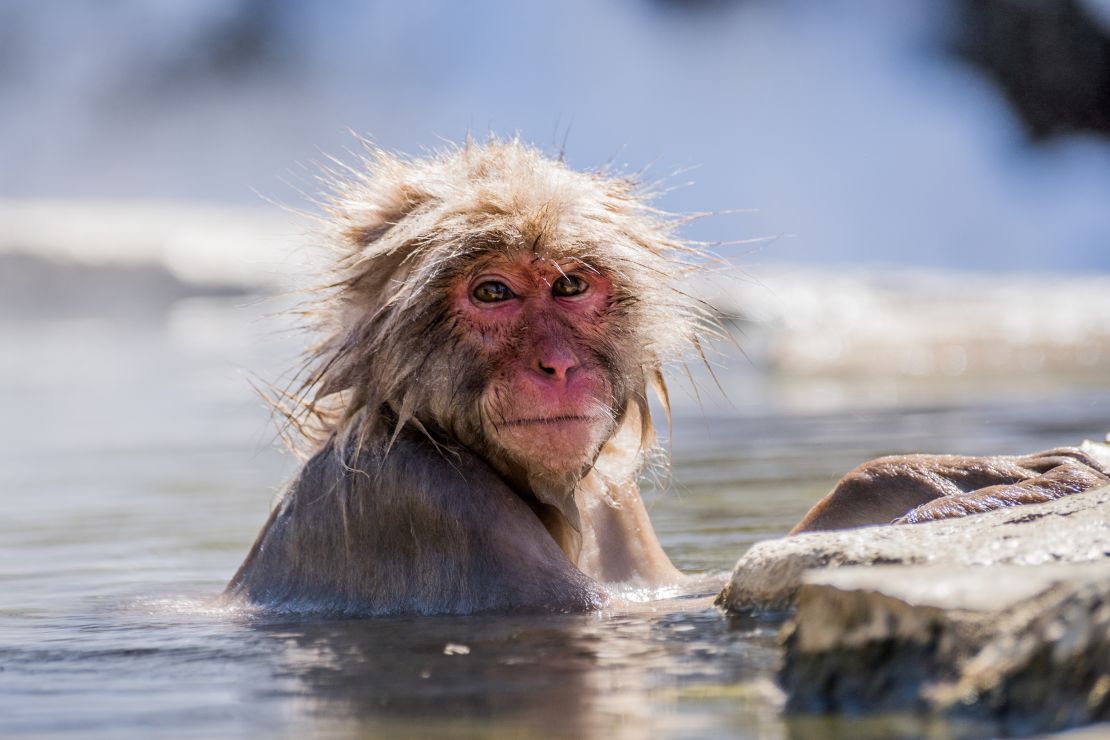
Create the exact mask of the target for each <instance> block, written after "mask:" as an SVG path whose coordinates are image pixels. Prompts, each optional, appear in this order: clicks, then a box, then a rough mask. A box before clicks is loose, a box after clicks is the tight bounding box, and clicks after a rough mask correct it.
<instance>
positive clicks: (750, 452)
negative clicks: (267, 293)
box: [0, 297, 1110, 738]
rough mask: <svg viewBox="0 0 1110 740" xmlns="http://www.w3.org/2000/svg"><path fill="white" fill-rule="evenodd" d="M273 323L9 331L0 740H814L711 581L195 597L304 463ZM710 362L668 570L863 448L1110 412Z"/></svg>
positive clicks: (1045, 440) (835, 470)
mask: <svg viewBox="0 0 1110 740" xmlns="http://www.w3.org/2000/svg"><path fill="white" fill-rule="evenodd" d="M264 310H265V309H264V307H260V306H258V305H255V304H254V303H253V301H252V299H249V298H228V297H222V298H221V297H209V298H198V299H191V300H186V301H181V302H178V303H174V304H171V305H168V306H159V307H154V308H150V309H149V310H146V311H138V312H135V311H131V312H128V313H127V315H126V316H125V317H124V316H120V315H115V314H112V313H110V312H108V313H103V312H102V313H101V314H100V315H98V312H97V311H95V310H83V311H82V312H81V313H80V316H81V318H75V316H74V315H68V316H60V317H54V318H50V319H36V318H30V317H23V318H19V319H16V318H14V317H11V316H9V317H8V318H5V319H2V320H0V347H2V351H0V408H2V409H3V410H4V422H5V423H4V424H3V425H2V427H0V495H2V496H3V499H2V501H3V511H4V516H3V517H2V518H0V582H2V585H0V594H2V596H0V733H3V734H6V735H15V736H24V735H64V734H69V733H79V734H81V735H82V736H87V737H105V738H107V737H120V736H128V735H131V736H143V737H175V736H186V735H187V736H196V735H204V736H220V737H255V736H259V735H276V736H291V737H303V736H326V737H361V736H379V735H380V736H389V737H394V736H407V735H411V736H427V735H429V734H432V733H435V734H437V735H438V734H444V733H449V734H452V735H456V736H486V735H489V734H504V735H508V736H529V735H536V736H545V737H549V736H573V737H625V736H628V737H643V736H647V735H651V736H658V737H688V736H715V735H721V736H723V735H728V736H738V737H785V736H800V735H809V734H810V733H812V732H818V730H814V729H813V726H812V725H807V724H805V723H801V724H799V723H797V722H793V723H787V722H785V721H784V720H783V719H782V718H781V717H780V714H779V706H780V699H779V697H778V695H777V693H776V690H775V689H774V687H773V683H772V681H771V679H772V677H773V674H774V670H775V667H776V664H777V661H778V654H777V649H776V641H775V634H776V631H777V629H778V626H779V623H778V622H777V621H776V620H775V619H773V618H765V619H754V618H743V619H741V618H736V617H726V616H725V615H722V614H721V613H720V612H718V611H717V610H716V609H715V608H713V607H712V606H711V605H710V604H709V602H708V598H707V597H708V596H710V595H711V591H712V589H711V588H707V587H704V586H703V587H702V588H701V589H700V591H698V592H696V593H691V594H687V595H685V596H683V597H681V598H674V599H670V600H667V601H662V602H658V603H655V604H649V605H645V606H644V608H642V609H638V610H631V611H629V610H625V611H613V612H606V613H601V614H592V615H567V616H549V617H505V616H501V617H498V616H481V617H466V618H459V617H452V618H426V617H422V618H415V619H414V618H391V619H374V620H313V619H307V620H304V619H302V620H297V621H289V620H288V619H284V620H283V619H273V618H269V619H267V618H261V617H258V616H252V615H250V614H246V613H242V612H239V611H234V610H220V609H214V608H211V607H209V606H208V601H207V600H208V599H209V598H210V597H211V596H213V595H214V594H217V593H218V592H219V591H220V590H221V589H222V587H223V585H224V583H225V582H226V580H227V579H228V578H229V577H230V575H231V574H232V573H233V572H234V570H235V568H236V566H237V565H238V563H239V561H240V560H241V558H242V557H243V555H244V554H245V553H246V551H247V549H248V547H249V545H250V543H251V541H252V539H253V537H254V536H255V534H256V533H257V531H258V529H259V528H260V527H261V525H262V523H263V521H264V520H265V517H266V514H267V512H268V510H269V507H270V505H271V503H272V501H273V497H274V495H275V492H276V490H277V489H278V487H279V486H280V484H281V482H282V481H283V480H284V479H285V478H286V477H287V476H288V475H289V474H291V472H292V471H293V469H294V462H293V460H292V459H291V458H290V457H289V456H288V455H285V454H283V453H282V452H281V451H280V450H279V449H278V448H277V446H276V445H275V444H274V434H273V430H272V427H271V426H269V422H268V419H267V412H266V410H265V408H264V405H263V404H262V403H261V401H260V400H258V398H257V397H255V396H254V395H253V394H252V392H251V390H250V386H249V383H248V380H249V379H250V374H249V372H245V371H253V372H256V373H257V374H258V375H259V376H261V377H262V378H265V379H275V378H279V377H280V374H281V369H282V368H283V367H285V366H286V365H287V364H289V361H290V358H292V357H293V353H294V351H295V348H296V347H298V346H299V345H300V343H301V342H302V338H301V337H298V336H296V335H291V334H286V333H280V332H278V333H275V332H274V331H273V326H272V325H271V324H269V323H265V322H262V323H260V322H258V321H257V320H256V319H255V317H256V316H258V315H260V314H261V313H263V312H264ZM725 359H726V360H727V362H728V363H729V364H728V366H727V367H725V368H722V369H721V371H720V372H719V375H720V378H719V379H720V380H721V383H722V385H723V386H725V387H726V388H727V389H728V400H723V399H722V397H721V396H720V394H719V393H718V392H717V391H715V390H712V387H713V385H712V381H708V382H705V381H704V380H703V382H702V383H701V386H702V388H701V391H700V399H699V398H698V397H695V396H694V395H693V394H692V393H691V392H689V390H688V389H683V388H682V387H681V384H678V385H679V387H677V388H676V390H675V394H674V396H675V420H674V433H673V442H672V443H671V454H672V459H673V465H672V468H671V470H670V472H669V473H668V472H665V471H656V472H655V473H654V475H651V476H649V479H648V480H647V481H646V482H645V485H646V486H647V487H648V488H649V489H650V490H649V501H650V506H651V513H652V517H653V520H654V521H655V524H656V527H657V530H658V532H659V535H660V538H661V540H662V542H663V544H664V546H665V547H666V549H667V551H668V552H669V553H670V555H671V557H672V559H673V560H674V561H675V563H676V565H678V566H679V567H680V568H682V569H683V570H685V571H687V572H691V573H696V574H706V575H707V577H708V578H709V579H710V581H712V579H713V576H714V574H716V577H717V578H718V579H719V578H720V577H723V573H724V571H726V570H727V569H728V568H730V567H731V565H732V564H733V563H734V562H735V560H736V558H737V557H738V556H739V555H740V554H741V553H742V552H743V551H744V550H745V549H746V548H747V547H748V546H750V544H751V543H753V542H755V541H757V540H760V539H764V538H767V537H772V536H777V535H780V534H782V533H783V532H785V531H786V530H787V529H788V528H789V527H790V525H791V524H793V523H794V522H795V521H796V520H797V519H798V518H799V517H800V516H801V515H802V513H803V512H804V511H805V510H806V508H807V507H808V506H809V505H810V504H811V503H812V502H813V501H814V500H816V499H817V498H818V497H819V496H821V495H822V494H823V493H824V492H825V491H827V490H828V488H829V486H830V485H831V484H832V483H833V482H834V481H835V480H836V478H837V477H838V476H839V475H840V474H842V473H843V472H845V471H846V470H848V469H850V468H851V467H852V466H854V465H855V464H857V463H859V462H861V461H863V460H865V459H867V458H869V457H872V456H875V455H878V454H883V453H889V452H897V451H911V450H934V451H942V450H951V451H959V452H966V453H977V452H1023V451H1029V450H1033V449H1040V448H1045V447H1050V446H1055V445H1059V444H1066V443H1074V442H1076V441H1078V440H1080V439H1082V438H1083V437H1094V436H1096V435H1097V436H1099V437H1101V435H1102V434H1104V433H1105V432H1106V431H1107V426H1108V424H1107V420H1108V419H1110V384H1107V385H1106V386H1102V385H1099V384H1097V383H1090V382H1087V383H1086V384H1085V385H1084V386H1082V387H1081V386H1078V385H1075V384H1072V383H1062V382H1050V381H1049V380H1046V379H1045V378H1043V377H1039V378H1038V379H1037V382H1036V383H1035V384H1032V385H1028V386H1027V387H1024V386H1022V384H1021V383H1018V384H1016V385H1014V384H1011V385H1009V386H1007V385H1005V384H995V385H994V386H993V387H992V386H991V385H990V384H986V385H984V384H979V385H970V384H967V385H953V386H948V387H945V388H941V389H936V388H934V389H932V391H928V392H926V391H925V390H921V389H918V391H914V392H907V393H906V394H904V396H902V397H900V398H899V399H898V400H897V402H894V403H884V404H875V403H855V402H853V400H852V399H853V398H865V397H867V393H866V391H867V388H866V387H863V388H859V387H856V386H853V385H851V384H846V382H841V381H829V380H822V381H812V380H804V379H798V378H795V379H793V380H787V379H783V378H781V377H776V376H774V375H773V374H770V373H768V372H766V371H763V370H760V369H758V368H756V367H754V366H753V365H751V364H750V363H746V362H745V361H744V359H743V357H741V356H739V355H737V356H736V357H731V358H725ZM830 383H833V385H834V386H835V388H833V390H834V391H835V393H833V397H835V398H838V399H841V400H842V402H840V403H832V404H830V403H829V402H828V398H829V397H830V396H829V390H830V387H829V384H830ZM838 383H839V384H838ZM857 385H858V384H857ZM707 386H708V388H707ZM864 386H866V383H865V384H864ZM1023 387H1024V390H1023ZM820 399H824V400H823V401H821V400H820ZM845 399H846V400H845ZM807 728H808V729H807ZM819 729H820V728H819ZM827 729H828V728H827V727H825V728H824V730H827ZM824 730H821V731H824ZM858 730H859V728H858V727H856V728H855V730H852V728H849V729H848V730H844V731H845V732H848V733H849V734H850V733H851V732H854V731H858Z"/></svg>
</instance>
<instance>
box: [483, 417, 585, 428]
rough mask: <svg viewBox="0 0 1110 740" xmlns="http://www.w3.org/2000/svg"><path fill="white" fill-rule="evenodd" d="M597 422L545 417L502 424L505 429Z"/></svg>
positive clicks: (514, 420) (510, 420)
mask: <svg viewBox="0 0 1110 740" xmlns="http://www.w3.org/2000/svg"><path fill="white" fill-rule="evenodd" d="M595 421H597V419H596V418H595V417H592V416H569V415H568V416H544V417H539V418H535V419H509V420H506V421H503V422H501V426H503V427H523V426H546V425H555V424H564V423H567V422H581V423H586V424H589V423H593V422H595Z"/></svg>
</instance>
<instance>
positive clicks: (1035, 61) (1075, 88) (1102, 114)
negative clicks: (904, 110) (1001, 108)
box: [954, 0, 1110, 139]
mask: <svg viewBox="0 0 1110 740" xmlns="http://www.w3.org/2000/svg"><path fill="white" fill-rule="evenodd" d="M957 6H958V11H957V19H958V20H957V22H956V24H955V28H956V32H955V36H956V38H955V39H954V47H955V50H956V52H957V53H958V54H959V55H960V56H961V57H963V58H965V59H967V60H968V61H969V62H971V63H972V64H974V65H976V66H977V67H979V68H981V69H982V70H983V71H985V72H986V73H987V74H989V75H990V77H991V79H993V80H994V81H995V82H996V83H997V84H998V86H999V87H1000V88H1001V90H1002V91H1003V92H1004V93H1005V95H1006V99H1007V100H1008V101H1009V102H1010V103H1011V105H1013V107H1014V109H1015V110H1016V111H1017V113H1018V115H1019V116H1020V117H1021V120H1022V123H1024V124H1025V126H1026V128H1027V129H1028V131H1029V133H1030V135H1032V136H1033V137H1034V138H1037V139H1043V138H1047V137H1050V136H1053V135H1057V134H1065V133H1071V132H1076V131H1088V132H1096V133H1100V134H1110V2H1106V0H1054V2H1040V1H1039V0H991V1H990V2H984V1H983V0H959V2H958V3H957Z"/></svg>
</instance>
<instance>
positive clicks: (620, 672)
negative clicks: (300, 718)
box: [251, 597, 778, 737]
mask: <svg viewBox="0 0 1110 740" xmlns="http://www.w3.org/2000/svg"><path fill="white" fill-rule="evenodd" d="M251 629H253V630H254V631H255V632H256V633H257V634H258V635H260V636H261V637H262V638H263V639H264V640H265V641H268V642H271V643H274V646H275V647H277V649H278V651H280V655H281V658H280V665H279V666H278V667H277V668H276V671H275V676H274V678H275V679H277V681H276V682H275V685H281V684H283V683H284V680H285V679H290V678H291V679H293V680H294V682H295V685H296V689H295V694H296V699H295V704H296V705H297V707H298V709H297V711H298V713H302V714H303V715H304V716H306V717H311V718H313V719H315V720H317V721H321V722H323V723H324V724H325V725H327V724H331V723H332V722H335V721H337V720H338V723H339V724H341V725H344V726H347V727H348V729H352V730H353V729H356V728H357V730H358V731H359V732H360V733H361V732H373V733H375V734H376V733H378V732H384V733H387V734H389V735H390V736H392V735H394V734H396V733H398V732H401V733H411V734H421V733H424V732H440V731H443V730H447V729H450V730H451V731H452V732H459V731H464V732H465V731H467V730H469V731H472V732H474V733H475V734H478V733H479V732H482V733H484V732H488V731H489V730H490V729H492V727H491V725H490V724H489V723H490V721H491V720H492V719H494V718H496V734H502V733H504V734H506V735H508V736H513V735H519V734H545V735H554V736H573V737H597V736H614V735H615V736H618V737H622V736H636V737H644V736H647V735H649V734H654V733H658V732H661V731H666V730H667V729H668V728H669V729H670V730H674V731H678V730H681V731H682V732H683V733H688V732H694V733H696V732H698V731H699V730H704V731H712V730H714V729H715V730H718V731H721V730H724V729H726V728H728V727H729V726H730V719H735V713H736V711H741V712H744V710H745V709H746V710H747V711H746V712H744V714H745V715H746V719H745V724H746V725H748V726H747V727H746V729H747V731H748V732H750V733H751V735H752V736H755V735H757V734H758V735H759V736H766V733H765V732H757V731H756V730H757V729H759V728H757V727H755V726H751V723H752V722H755V723H756V724H762V725H766V727H764V728H763V729H770V727H772V726H775V725H777V724H778V720H777V718H776V716H775V713H776V706H777V705H776V702H775V700H774V699H775V695H774V689H773V688H772V686H771V684H770V682H769V680H768V676H769V675H770V673H771V672H772V671H773V670H774V668H775V666H776V664H777V652H776V649H775V637H774V635H775V632H776V629H777V623H775V622H773V621H758V620H752V619H746V620H739V619H736V620H729V619H725V618H722V616H721V614H720V613H719V612H718V611H717V610H716V609H714V608H713V607H712V606H710V605H709V604H708V603H707V599H706V598H704V597H702V598H693V599H678V600H672V601H670V602H667V603H663V604H656V605H655V606H654V607H653V608H651V609H650V610H645V611H642V612H638V613H625V614H600V615H574V616H570V615H568V616H561V617H551V618H543V619H537V618H527V617H516V618H514V617H504V616H483V617H470V618H457V617H456V618H422V619H419V620H413V619H381V620H344V621H317V622H312V621H310V622H296V623H280V622H276V623H275V622H264V621H263V622H257V623H253V624H252V625H251ZM464 645H465V647H466V648H467V649H468V652H465V654H461V653H462V652H463V651H460V650H459V649H458V647H457V646H464ZM449 646H450V647H449ZM279 693H281V692H280V691H279ZM722 700H723V701H726V702H728V703H736V705H737V706H735V707H734V708H733V709H734V711H733V712H732V713H728V712H726V713H724V714H723V715H722V714H720V713H718V712H717V711H716V710H714V711H707V710H706V706H707V705H716V704H718V703H720V702H722ZM755 705H758V707H759V711H755V712H754V713H753V712H752V711H751V710H752V707H753V706H755ZM352 725H353V726H352ZM733 729H741V728H733ZM745 734H748V733H747V732H746V733H745Z"/></svg>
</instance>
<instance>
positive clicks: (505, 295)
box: [473, 280, 513, 303]
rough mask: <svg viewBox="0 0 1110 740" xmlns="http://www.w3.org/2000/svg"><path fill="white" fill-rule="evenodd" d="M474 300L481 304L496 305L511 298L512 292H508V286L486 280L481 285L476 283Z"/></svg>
mask: <svg viewBox="0 0 1110 740" xmlns="http://www.w3.org/2000/svg"><path fill="white" fill-rule="evenodd" d="M473 295H474V298H475V299H477V300H479V301H481V302H482V303H498V302H500V301H507V300H509V299H510V298H512V297H513V291H511V290H509V286H508V285H505V283H500V282H498V281H496V280H486V281H485V282H483V283H478V285H476V286H475V287H474V293H473Z"/></svg>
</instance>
